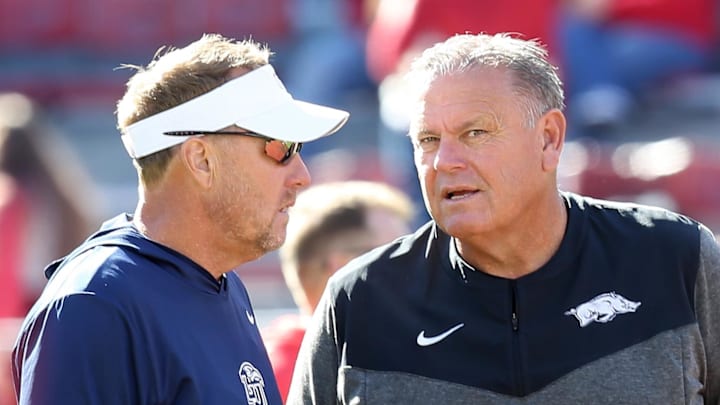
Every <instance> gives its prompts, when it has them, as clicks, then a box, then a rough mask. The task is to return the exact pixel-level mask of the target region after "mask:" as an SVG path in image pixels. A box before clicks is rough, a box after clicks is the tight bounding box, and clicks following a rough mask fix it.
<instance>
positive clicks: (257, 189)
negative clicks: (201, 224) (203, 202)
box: [207, 165, 285, 257]
mask: <svg viewBox="0 0 720 405" xmlns="http://www.w3.org/2000/svg"><path fill="white" fill-rule="evenodd" d="M243 166H244V167H243V168H242V169H241V168H237V167H235V168H233V170H226V171H225V172H224V173H223V176H225V178H223V179H222V181H221V183H220V184H219V185H218V188H217V190H215V192H214V193H213V196H212V197H211V198H209V199H208V203H207V215H208V217H209V218H210V220H211V221H212V222H213V224H214V225H215V228H216V229H218V230H219V231H220V232H221V233H222V235H223V239H225V240H226V241H227V243H228V244H230V245H231V246H234V249H238V251H242V252H243V255H248V256H255V257H260V256H262V255H264V254H265V253H268V252H270V251H273V250H276V249H278V248H279V247H280V246H281V245H282V243H283V242H284V241H285V228H284V227H283V226H279V225H278V224H276V223H275V222H276V221H277V218H278V217H277V215H275V214H276V212H269V211H268V210H270V209H273V208H274V207H275V206H276V202H275V201H268V196H267V195H266V194H265V193H264V190H266V189H267V188H266V187H263V186H262V185H261V184H259V182H258V181H257V180H256V179H255V178H254V177H253V176H252V175H251V174H250V173H246V172H245V171H244V170H243V169H244V168H245V167H247V165H243Z"/></svg>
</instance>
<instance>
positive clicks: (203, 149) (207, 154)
mask: <svg viewBox="0 0 720 405" xmlns="http://www.w3.org/2000/svg"><path fill="white" fill-rule="evenodd" d="M179 157H180V160H181V161H182V163H183V166H184V167H185V169H186V170H187V171H188V173H189V174H190V175H191V177H192V178H193V179H194V180H195V182H196V183H198V184H199V185H200V186H201V187H204V188H208V187H210V185H212V180H213V162H212V153H211V148H210V145H209V144H208V143H207V142H205V140H203V139H200V138H192V139H188V140H187V141H185V142H184V143H183V144H182V145H180V156H179Z"/></svg>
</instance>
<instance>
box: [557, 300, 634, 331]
mask: <svg viewBox="0 0 720 405" xmlns="http://www.w3.org/2000/svg"><path fill="white" fill-rule="evenodd" d="M640 304H642V303H641V302H640V301H638V302H635V301H630V300H629V299H627V298H625V297H623V296H622V295H620V294H617V293H615V292H614V291H613V292H609V293H604V294H600V295H598V296H597V297H595V298H593V299H591V300H590V301H588V302H585V303H583V304H580V305H578V306H577V307H575V308H571V309H570V310H568V311H566V312H565V315H573V316H574V317H575V318H576V319H577V320H578V322H579V323H580V327H581V328H584V327H586V326H588V325H590V324H591V323H592V322H599V323H608V322H610V321H612V320H613V319H615V316H616V315H617V314H626V313H628V312H635V310H636V309H637V308H638V307H639V306H640Z"/></svg>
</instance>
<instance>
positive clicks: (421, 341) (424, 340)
mask: <svg viewBox="0 0 720 405" xmlns="http://www.w3.org/2000/svg"><path fill="white" fill-rule="evenodd" d="M463 326H465V324H464V323H460V324H457V325H455V326H453V327H452V328H450V329H448V330H446V331H445V332H443V333H441V334H439V335H436V336H430V337H428V336H425V331H424V330H422V331H420V333H419V334H418V335H417V344H418V346H430V345H434V344H435V343H438V342H440V341H441V340H443V339H445V338H446V337H448V336H450V335H451V334H452V333H453V332H455V331H456V330H458V329H460V328H462V327H463Z"/></svg>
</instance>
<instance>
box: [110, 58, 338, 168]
mask: <svg viewBox="0 0 720 405" xmlns="http://www.w3.org/2000/svg"><path fill="white" fill-rule="evenodd" d="M349 115H350V114H349V113H348V112H347V111H342V110H338V109H335V108H330V107H324V106H321V105H317V104H311V103H307V102H303V101H298V100H295V99H293V98H292V96H291V95H290V93H288V92H287V90H285V86H284V85H283V84H282V82H281V81H280V79H278V77H277V75H276V74H275V70H274V69H273V67H272V66H271V65H265V66H263V67H260V68H258V69H255V70H252V71H250V72H248V73H246V74H244V75H242V76H240V77H238V78H236V79H232V80H230V81H229V82H227V83H225V84H223V85H222V86H219V87H217V88H215V89H213V90H211V91H209V92H207V93H205V94H202V95H200V96H197V97H195V98H193V99H191V100H189V101H186V102H184V103H182V104H180V105H178V106H176V107H173V108H171V109H169V110H165V111H163V112H160V113H158V114H155V115H153V116H150V117H148V118H145V119H143V120H140V121H138V122H136V123H134V124H132V125H130V126H128V127H127V128H126V129H125V134H124V135H123V136H122V141H123V144H124V145H125V149H127V151H128V154H129V155H130V157H132V158H133V159H139V158H141V157H145V156H148V155H151V154H153V153H155V152H159V151H161V150H163V149H167V148H169V147H171V146H175V145H178V144H180V143H183V142H185V141H186V140H187V139H188V138H191V136H175V135H164V133H165V132H173V131H207V132H214V131H219V130H221V129H223V128H227V127H229V126H230V125H233V124H234V125H237V126H238V127H240V128H243V129H246V130H249V131H253V132H257V133H259V134H262V135H265V136H268V137H270V138H275V139H279V140H283V141H291V142H309V141H312V140H315V139H318V138H321V137H323V136H327V135H330V134H332V133H334V132H336V131H337V130H338V129H340V127H342V126H343V125H344V124H345V122H347V119H348V117H349Z"/></svg>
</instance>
